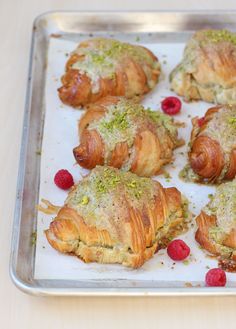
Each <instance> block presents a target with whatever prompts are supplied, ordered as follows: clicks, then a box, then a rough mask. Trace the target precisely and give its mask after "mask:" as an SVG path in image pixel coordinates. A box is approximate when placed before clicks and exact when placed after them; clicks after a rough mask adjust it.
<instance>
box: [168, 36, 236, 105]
mask: <svg viewBox="0 0 236 329" xmlns="http://www.w3.org/2000/svg"><path fill="white" fill-rule="evenodd" d="M170 81H171V88H172V90H174V91H175V92H176V93H177V94H178V95H180V96H183V97H184V99H185V100H186V101H191V100H200V99H202V100H204V101H206V102H210V103H216V104H236V34H235V33H231V32H229V31H226V30H202V31H198V32H196V33H195V34H194V35H193V37H192V38H191V39H190V40H189V41H188V43H187V45H186V47H185V50H184V55H183V59H182V61H181V63H180V64H179V65H178V66H177V67H176V68H175V69H174V70H173V71H172V73H171V75H170Z"/></svg>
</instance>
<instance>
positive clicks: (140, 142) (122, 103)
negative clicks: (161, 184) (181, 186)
mask: <svg viewBox="0 0 236 329" xmlns="http://www.w3.org/2000/svg"><path fill="white" fill-rule="evenodd" d="M79 131H80V145H79V146H78V147H76V148H75V149H74V156H75V159H76V161H77V162H78V163H79V164H80V165H81V166H82V167H84V168H87V169H91V168H94V167H95V166H96V165H104V164H105V165H109V166H112V167H116V168H121V169H123V170H126V171H127V170H130V171H132V172H134V173H136V174H137V175H139V176H152V175H155V174H157V173H158V172H159V171H160V168H161V167H162V166H163V165H164V164H166V163H169V162H171V161H172V157H173V149H174V148H176V147H178V146H180V145H182V144H183V142H182V141H180V140H178V138H177V134H178V132H177V124H175V123H174V121H173V119H172V118H171V117H170V116H167V115H165V114H163V113H161V112H153V111H150V110H145V109H144V107H143V106H142V105H140V104H137V103H135V102H134V101H130V100H127V99H125V98H122V97H115V96H107V97H105V98H103V99H101V100H100V101H98V102H96V103H95V104H92V105H90V106H88V107H87V111H86V113H85V114H84V115H83V117H82V118H81V120H80V122H79Z"/></svg>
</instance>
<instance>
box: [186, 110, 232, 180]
mask: <svg viewBox="0 0 236 329" xmlns="http://www.w3.org/2000/svg"><path fill="white" fill-rule="evenodd" d="M200 120H201V121H202V120H203V122H202V124H201V125H200V126H199V122H200V121H199V119H198V118H194V119H193V120H192V123H193V129H192V133H191V142H190V151H189V154H188V156H189V165H187V166H186V167H185V168H184V169H183V171H182V172H181V173H180V175H181V176H182V177H183V178H185V179H186V180H193V181H196V182H202V183H220V182H222V181H224V180H232V179H233V178H234V177H235V176H236V105H234V106H226V105H225V106H221V107H213V108H210V109H209V110H208V111H207V112H206V114H205V117H204V118H202V119H200Z"/></svg>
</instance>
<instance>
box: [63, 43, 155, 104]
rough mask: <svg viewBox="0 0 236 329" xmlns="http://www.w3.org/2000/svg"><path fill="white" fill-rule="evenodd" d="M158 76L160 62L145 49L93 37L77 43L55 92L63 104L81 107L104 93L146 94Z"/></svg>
mask: <svg viewBox="0 0 236 329" xmlns="http://www.w3.org/2000/svg"><path fill="white" fill-rule="evenodd" d="M159 75H160V63H159V62H158V59H157V58H156V56H155V55H154V54H153V53H152V52H151V51H150V50H148V49H147V48H145V47H142V46H138V45H130V44H128V43H123V42H120V41H117V40H113V39H105V38H96V39H91V40H86V41H84V42H82V43H80V44H79V46H78V47H77V49H76V50H75V51H74V52H73V53H72V55H71V56H70V58H69V60H68V62H67V64H66V72H65V74H64V75H63V77H62V79H61V81H62V87H60V88H59V89H58V92H59V97H60V99H61V100H62V102H63V103H65V104H68V105H71V106H73V107H80V106H84V105H86V104H88V103H93V102H95V101H97V100H99V99H101V98H102V97H104V96H107V95H114V96H115V95H117V96H125V97H127V98H132V97H134V96H137V95H143V94H146V93H147V92H149V91H150V90H151V89H153V88H154V86H155V85H156V83H157V81H158V78H159Z"/></svg>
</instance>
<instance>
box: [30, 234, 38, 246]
mask: <svg viewBox="0 0 236 329" xmlns="http://www.w3.org/2000/svg"><path fill="white" fill-rule="evenodd" d="M36 241H37V232H36V231H35V232H33V233H32V234H31V244H32V246H35V245H36Z"/></svg>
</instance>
